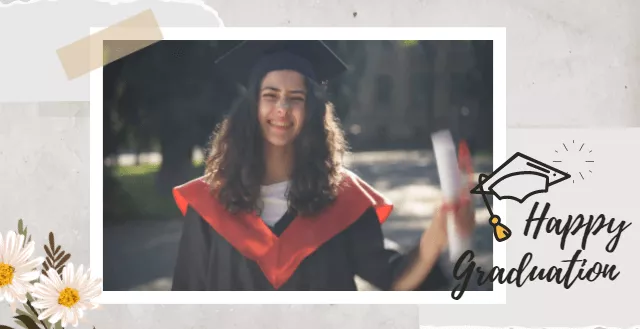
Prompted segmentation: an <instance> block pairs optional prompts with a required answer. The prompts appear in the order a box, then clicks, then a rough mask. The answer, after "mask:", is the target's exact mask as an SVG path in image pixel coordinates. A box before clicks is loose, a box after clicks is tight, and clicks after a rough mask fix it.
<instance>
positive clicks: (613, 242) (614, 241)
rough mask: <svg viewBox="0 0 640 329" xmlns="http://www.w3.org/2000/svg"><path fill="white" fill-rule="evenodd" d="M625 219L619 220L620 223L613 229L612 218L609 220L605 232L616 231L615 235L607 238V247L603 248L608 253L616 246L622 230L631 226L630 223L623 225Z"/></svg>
mask: <svg viewBox="0 0 640 329" xmlns="http://www.w3.org/2000/svg"><path fill="white" fill-rule="evenodd" d="M625 223H626V222H625V221H621V222H620V224H618V226H617V227H616V228H615V229H614V228H613V220H612V221H610V222H609V227H608V228H607V232H609V233H614V232H616V231H617V233H616V235H614V236H613V238H611V240H609V243H607V247H606V248H605V249H606V250H607V251H608V252H609V253H612V252H614V251H615V250H616V248H617V247H618V242H619V241H620V236H621V235H622V232H624V230H626V229H627V228H628V227H629V226H631V223H629V224H627V225H625Z"/></svg>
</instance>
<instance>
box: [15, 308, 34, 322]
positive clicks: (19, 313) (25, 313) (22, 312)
mask: <svg viewBox="0 0 640 329" xmlns="http://www.w3.org/2000/svg"><path fill="white" fill-rule="evenodd" d="M16 312H18V315H22V316H26V317H28V318H30V319H31V320H33V323H38V321H39V320H38V316H37V315H36V316H35V317H34V316H33V314H29V313H27V312H25V311H23V310H20V309H17V310H16Z"/></svg>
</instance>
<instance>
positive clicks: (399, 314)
mask: <svg viewBox="0 0 640 329" xmlns="http://www.w3.org/2000/svg"><path fill="white" fill-rule="evenodd" d="M9 2H11V1H10V0H0V3H9ZM34 2H35V1H34ZM185 2H186V1H185ZM193 2H194V4H186V3H168V2H158V1H142V0H141V1H136V2H133V3H127V4H119V5H112V4H110V3H107V2H91V1H85V0H76V1H61V2H49V1H38V2H35V3H31V4H26V5H25V4H17V5H16V4H14V5H11V6H8V7H7V8H0V22H1V23H0V25H1V27H2V28H0V40H2V51H1V52H0V54H1V55H0V72H2V74H1V75H0V102H4V103H3V104H2V105H0V169H1V170H2V175H0V209H2V220H1V221H0V231H2V232H6V231H7V230H9V229H15V226H16V221H17V219H18V218H24V220H25V221H26V223H27V225H29V227H30V232H32V234H33V235H34V237H36V238H38V239H39V240H38V241H42V240H44V239H45V238H46V234H47V233H48V232H49V231H53V232H55V233H56V236H57V240H58V242H59V243H60V244H62V245H63V246H65V248H67V249H68V250H69V251H70V252H71V254H72V260H73V261H74V262H75V263H83V264H87V265H88V264H89V250H88V248H89V221H88V215H89V197H88V193H89V142H88V139H89V120H88V103H87V102H86V101H88V99H89V77H88V75H87V76H85V77H82V78H79V79H76V80H73V81H68V80H67V79H66V76H65V74H64V71H63V69H62V65H61V64H60V63H59V61H58V58H57V55H56V53H55V50H56V49H58V48H60V47H62V46H64V45H66V44H69V43H71V42H73V41H75V40H77V39H79V38H82V37H84V36H86V35H87V33H88V28H89V27H90V26H108V25H111V24H114V23H116V22H118V21H120V20H122V19H125V18H127V17H130V16H132V15H135V14H137V13H139V12H140V11H142V10H145V9H148V8H151V9H153V11H154V14H155V15H156V18H157V19H158V22H159V24H160V25H161V26H163V27H173V26H176V27H179V26H218V25H219V21H218V19H217V18H216V17H215V16H214V15H213V13H212V11H211V8H215V10H217V11H218V12H219V14H220V17H221V19H222V21H223V22H224V26H227V27H234V26H287V25H290V26H329V25H331V26H506V27H507V76H506V77H507V123H508V126H509V127H510V128H512V129H510V130H509V131H508V141H507V142H508V152H509V153H511V152H514V151H522V152H525V153H531V155H533V156H534V157H539V158H540V160H542V161H551V160H554V159H552V157H553V154H551V153H550V152H552V150H553V149H555V148H557V147H558V145H560V144H559V143H561V142H563V141H564V142H566V141H567V140H569V139H574V138H575V139H576V142H578V141H579V140H582V141H586V142H587V145H590V144H593V145H594V147H593V149H594V154H595V153H596V152H598V153H597V159H595V160H596V161H597V162H596V163H595V164H594V167H595V168H597V170H593V171H594V174H593V176H592V177H588V179H587V180H586V181H585V182H584V183H583V182H580V185H578V181H576V184H575V186H574V184H564V185H563V186H558V189H554V190H553V191H552V192H551V193H548V194H547V195H545V196H544V197H542V198H540V200H544V199H547V200H557V201H552V204H553V205H552V208H551V212H552V214H554V215H557V216H559V217H561V216H566V214H568V213H571V212H577V211H579V212H585V213H587V212H589V211H603V212H605V213H606V214H610V215H611V216H614V217H616V218H619V219H624V220H626V221H633V220H634V216H636V214H637V213H638V210H640V209H638V208H639V207H640V203H638V202H637V195H638V193H637V192H635V190H636V186H637V185H638V183H640V182H639V179H638V175H637V169H636V168H637V164H638V163H640V158H639V156H638V152H637V150H638V149H640V145H638V144H640V142H639V141H640V131H639V130H638V129H627V130H623V129H619V130H615V129H612V128H623V127H634V126H636V127H638V126H640V92H639V89H640V65H639V64H640V23H639V22H638V19H637V17H640V2H638V1H606V2H605V1H579V0H574V1H511V2H507V1H481V2H477V1H444V0H440V1H418V0H408V1H404V2H383V1H365V0H351V1H346V0H341V1H337V0H332V1H315V0H311V1H296V2H285V1H270V2H266V1H259V0H255V1H222V0H215V1H211V0H208V1H206V3H205V4H204V5H200V4H196V2H195V1H193ZM249 6H252V7H253V8H255V10H253V11H248V10H246V9H247V8H249ZM354 12H357V15H356V16H355V17H354V15H353V14H354ZM52 102H53V103H52ZM516 128H537V129H516ZM546 128H584V129H583V130H569V129H561V130H548V129H546ZM598 128H609V129H604V130H600V129H598ZM533 136H536V137H540V138H541V139H533ZM525 143H526V144H528V145H526V146H525ZM631 147H635V150H634V149H633V148H631ZM629 148H631V149H629ZM605 173H606V176H605ZM607 179H610V180H609V181H607ZM597 189H604V192H603V191H601V190H598V191H595V190H597ZM560 198H561V200H560ZM532 200H533V199H532ZM531 202H532V201H528V202H527V203H525V205H513V204H509V205H508V207H509V208H508V212H509V218H510V219H511V220H510V221H509V223H510V224H511V225H512V229H513V230H514V232H515V233H516V236H514V238H513V239H512V240H510V242H509V243H510V244H509V251H508V264H507V265H508V266H514V265H515V264H517V262H519V260H520V258H521V257H522V254H523V253H524V252H526V251H528V250H531V251H534V253H535V258H534V260H533V261H532V265H540V266H551V265H559V266H561V263H560V262H559V261H560V260H562V259H565V258H566V257H569V256H570V255H571V249H569V248H568V251H566V252H564V253H559V252H558V245H557V242H558V240H557V239H556V238H555V237H549V238H544V239H543V238H539V239H538V240H536V241H532V240H530V239H528V238H524V237H522V236H519V235H518V234H520V235H521V232H522V228H523V226H522V225H523V223H522V222H517V221H516V220H513V218H514V217H516V218H520V217H523V216H526V215H527V214H528V211H529V209H530V206H531ZM507 220H509V219H507ZM635 225H638V224H635ZM637 232H638V228H637V227H634V225H632V226H631V227H630V228H629V229H628V230H627V231H626V232H625V234H624V235H623V238H622V240H621V242H620V245H619V247H618V250H617V251H616V253H615V254H613V255H605V254H604V251H603V249H602V248H603V246H604V244H606V241H605V237H604V235H602V234H601V235H599V236H598V237H596V238H595V239H594V238H592V239H591V240H590V244H589V247H588V248H587V252H586V253H584V254H585V255H586V256H587V259H589V261H591V262H593V261H601V262H603V263H615V264H617V265H618V266H619V268H620V269H621V270H622V274H621V276H620V278H619V279H618V280H616V281H615V282H613V283H606V282H597V283H594V284H590V285H587V284H585V283H582V282H579V283H578V284H576V286H575V287H574V288H572V289H571V290H564V289H562V288H560V287H556V286H554V285H550V284H543V285H541V284H527V285H526V286H525V287H523V288H514V287H508V296H507V302H508V305H505V306H495V305H492V306H488V305H487V306H482V305H477V306H466V305H460V306H453V305H449V306H435V305H428V306H427V305H423V306H414V305H407V306H401V305H398V306H378V305H374V306H358V305H342V306H340V305H336V306H328V305H321V306H307V305H300V306H287V305H285V306H259V305H255V306H252V305H245V306H214V305H207V306H196V305H193V306H189V305H179V306H178V305H175V306H173V305H172V306H162V305H157V306H152V305H149V306H144V305H107V306H103V307H102V308H101V310H97V311H93V312H90V313H88V315H87V319H86V320H87V323H91V324H95V325H96V327H97V328H98V329H101V328H210V327H222V328H229V327H236V328H274V327H277V328H285V329H286V328H294V327H298V326H300V325H301V324H302V325H304V326H305V327H307V328H328V327H331V328H403V329H404V328H417V327H418V326H419V324H420V325H465V324H474V325H496V326H586V325H609V326H617V327H628V326H631V325H637V324H638V323H640V319H639V318H640V316H638V315H637V311H635V309H636V308H637V307H635V305H637V297H636V295H635V293H637V292H638V291H639V289H638V288H639V286H638V283H636V282H637V281H636V282H634V280H633V279H634V277H637V276H638V274H640V273H639V270H638V268H637V264H636V263H634V262H633V256H635V255H634V254H633V251H634V250H637V249H638V242H637V236H638V233H637ZM634 240H635V241H634ZM570 241H574V240H570ZM569 246H570V247H576V243H573V244H570V245H569ZM635 258H636V259H637V257H635ZM534 263H535V264H534ZM634 266H636V267H635V268H634ZM605 310H606V311H605ZM273 321H275V322H276V323H278V324H274V323H273ZM0 323H2V324H12V322H11V321H10V316H9V311H8V307H1V308H0ZM82 327H83V328H90V326H88V325H86V324H85V325H84V326H82Z"/></svg>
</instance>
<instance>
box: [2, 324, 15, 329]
mask: <svg viewBox="0 0 640 329" xmlns="http://www.w3.org/2000/svg"><path fill="white" fill-rule="evenodd" d="M0 329H14V328H12V327H9V326H5V325H3V324H0Z"/></svg>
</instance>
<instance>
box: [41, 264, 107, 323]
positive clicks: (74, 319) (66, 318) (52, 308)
mask: <svg viewBox="0 0 640 329" xmlns="http://www.w3.org/2000/svg"><path fill="white" fill-rule="evenodd" d="M90 272H91V270H87V272H86V273H84V271H83V266H82V265H80V266H79V267H78V270H77V272H75V273H74V267H73V264H72V263H68V264H67V265H65V267H64V269H63V270H62V278H60V275H58V272H56V270H55V269H52V268H50V269H49V270H48V271H47V275H44V274H43V275H41V276H40V282H39V283H36V284H35V285H34V289H33V292H32V296H33V297H34V298H35V299H36V301H35V302H34V303H32V305H33V307H35V308H39V309H41V310H44V311H42V312H40V316H38V319H39V320H44V319H47V318H48V319H49V322H50V323H56V322H58V321H60V320H62V323H61V325H62V326H63V327H66V326H67V324H71V325H72V326H74V327H77V326H78V320H80V319H81V318H82V316H83V314H84V311H85V310H87V309H94V308H96V307H98V305H97V304H95V303H93V302H91V300H92V299H94V298H96V297H98V296H99V295H100V293H101V292H102V291H101V288H100V283H101V282H102V280H101V279H99V278H98V279H96V278H91V277H90Z"/></svg>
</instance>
